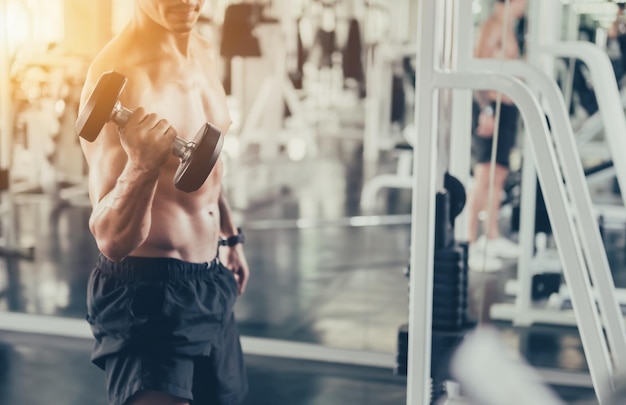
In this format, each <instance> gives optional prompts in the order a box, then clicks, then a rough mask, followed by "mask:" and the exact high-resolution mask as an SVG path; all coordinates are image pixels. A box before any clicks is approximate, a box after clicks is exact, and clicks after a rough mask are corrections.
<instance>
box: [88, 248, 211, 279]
mask: <svg viewBox="0 0 626 405" xmlns="http://www.w3.org/2000/svg"><path fill="white" fill-rule="evenodd" d="M218 264H219V260H218V259H217V258H215V259H213V260H211V261H210V262H204V263H191V262H186V261H183V260H179V259H174V258H169V257H138V256H129V257H126V258H125V259H124V260H122V261H120V262H113V261H111V260H109V259H107V258H106V257H105V256H104V255H102V254H100V256H99V257H98V263H97V268H98V269H99V270H100V271H101V272H102V273H103V274H104V275H106V276H109V277H113V278H115V279H118V280H124V281H168V280H180V279H197V278H201V277H207V276H208V275H210V274H211V273H212V270H214V269H215V268H216V267H217V266H218Z"/></svg>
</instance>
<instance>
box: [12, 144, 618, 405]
mask: <svg viewBox="0 0 626 405" xmlns="http://www.w3.org/2000/svg"><path fill="white" fill-rule="evenodd" d="M320 146H321V147H320V156H318V158H316V159H315V160H305V161H302V162H297V163H296V162H291V161H289V160H288V159H275V160H273V162H272V163H263V165H264V167H265V170H266V173H265V179H266V180H265V184H264V188H263V192H262V193H259V196H261V195H262V197H258V198H250V199H248V200H247V201H245V207H238V206H236V205H235V207H234V209H235V211H236V212H237V215H238V216H240V218H241V224H242V226H243V227H244V228H245V229H246V234H247V242H246V254H247V258H248V261H249V263H250V266H251V270H252V278H251V281H250V285H249V290H248V291H247V292H246V294H244V295H243V296H242V297H241V298H240V300H239V302H238V304H237V307H236V315H237V317H238V323H239V328H240V331H241V333H242V335H246V336H255V337H264V338H277V339H286V340H292V341H297V342H309V343H319V344H322V345H325V346H329V347H333V348H345V349H357V350H368V351H374V352H384V353H392V354H394V353H395V352H396V341H397V330H398V327H399V326H400V325H401V324H403V323H405V322H406V321H407V316H408V308H407V304H408V301H407V300H408V298H407V279H406V278H405V276H404V273H403V271H404V269H405V267H406V265H407V263H408V258H409V232H410V225H409V224H408V223H407V221H406V214H408V212H409V210H410V203H409V201H410V194H408V193H407V192H405V191H401V192H400V191H396V192H389V193H387V192H384V193H381V203H384V204H381V206H385V207H386V208H385V209H384V210H383V209H382V208H381V210H380V211H381V213H383V211H384V213H385V214H390V215H392V218H395V219H398V221H397V222H398V223H397V224H391V225H379V226H358V225H359V224H358V223H356V224H355V223H353V224H352V226H345V221H342V220H341V218H345V217H347V216H353V215H356V214H358V213H359V208H358V202H359V193H360V189H361V187H362V178H363V173H362V172H360V171H361V169H360V168H361V167H362V162H361V161H360V158H359V156H361V151H360V150H359V145H358V143H355V142H353V141H349V140H348V141H346V140H341V139H325V140H324V139H322V140H321V141H320ZM296 165H297V166H298V167H299V168H300V169H299V170H297V171H294V170H290V169H292V168H294V167H296ZM302 167H304V168H306V170H302ZM230 170H231V176H232V175H234V174H233V170H234V169H233V168H230ZM237 170H239V171H244V174H245V171H249V172H250V173H252V172H255V170H256V169H255V163H253V162H252V163H248V164H246V165H245V166H243V165H242V167H239V168H237ZM383 170H384V168H383ZM285 173H291V174H290V175H285ZM307 173H315V176H310V175H308V174H307ZM305 174H306V175H305ZM242 177H245V176H242ZM228 179H229V178H227V179H226V182H228ZM346 179H350V182H348V180H346ZM355 179H359V180H358V181H355ZM257 180H258V179H255V180H254V181H255V186H256V187H259V184H260V183H259V182H258V181H257ZM236 187H246V185H245V184H234V185H232V184H231V185H229V190H230V192H232V193H236V192H237V189H236ZM261 188H262V187H261ZM261 188H259V190H260V189H261ZM32 197H33V196H27V195H24V196H21V197H20V198H18V199H17V201H18V202H19V204H18V213H19V215H18V219H19V221H18V225H19V235H20V237H21V239H22V240H24V241H25V242H28V241H31V242H34V243H35V245H36V259H35V261H34V262H28V261H20V262H13V261H7V262H4V263H2V267H0V268H2V269H3V270H5V271H2V272H0V277H1V278H0V283H1V284H0V285H6V286H9V287H10V288H9V289H8V291H9V293H8V294H7V295H6V296H5V297H4V299H2V300H1V301H0V309H2V310H6V311H13V312H24V313H30V314H44V315H54V316H60V317H71V318H78V319H83V318H84V311H85V308H84V303H85V286H86V280H87V277H88V275H89V271H90V269H91V267H92V265H93V263H94V260H95V258H96V256H97V254H98V253H97V249H96V247H95V243H94V241H93V238H92V237H91V235H90V234H89V232H88V228H87V221H88V216H89V208H88V207H84V206H82V207H81V206H71V205H68V206H58V205H56V204H52V203H50V201H49V200H48V199H47V198H32ZM382 200H384V201H382ZM303 220H306V221H303ZM607 240H608V241H610V243H609V245H608V246H607V249H608V252H609V255H610V257H611V260H612V262H613V268H614V269H618V270H615V271H616V280H620V278H621V279H623V277H619V276H623V273H624V272H623V268H624V266H623V264H624V257H623V250H624V249H623V240H622V239H621V238H619V237H615V238H607ZM207 248H211V247H207ZM509 267H512V266H509ZM620 272H621V274H620ZM514 276H515V269H514V268H507V269H505V270H503V271H500V272H495V273H490V274H477V273H472V274H471V276H470V305H469V307H470V309H469V312H470V317H472V318H474V319H479V318H480V314H481V311H482V313H483V314H485V316H484V317H483V320H484V321H489V319H488V308H489V305H490V304H491V303H493V302H502V301H504V300H506V299H507V298H506V297H505V296H504V294H503V289H504V283H505V281H506V280H507V279H509V278H511V277H514ZM497 326H498V327H499V328H500V329H502V331H503V332H504V336H505V338H506V341H507V343H508V344H509V346H510V347H512V348H513V349H516V350H519V351H520V352H521V353H522V354H523V355H524V357H525V358H526V359H527V361H528V362H530V363H531V364H533V365H536V366H539V367H543V368H548V369H555V370H556V369H559V370H568V371H576V372H585V371H586V364H585V359H584V354H583V351H582V348H581V343H580V339H579V337H578V334H577V332H576V330H575V329H573V328H564V327H549V326H541V327H533V328H514V327H511V325H509V324H506V323H499V324H497ZM90 347H91V342H90V341H87V340H74V339H69V340H68V339H60V338H54V337H45V336H35V335H21V334H15V333H8V332H4V333H1V334H0V364H2V367H0V376H1V378H0V403H3V404H4V403H7V404H8V403H12V404H28V405H40V404H41V405H43V404H49V403H59V404H84V403H90V404H104V403H105V392H104V385H103V375H102V373H101V372H100V370H98V369H97V368H96V367H95V366H93V365H91V364H90V362H89V350H90ZM247 364H248V368H249V376H250V384H251V390H250V395H249V396H248V399H247V402H246V404H250V405H252V404H283V403H290V404H324V405H329V404H357V403H358V404H390V405H391V404H403V403H405V402H406V378H404V377H398V376H394V375H393V371H392V370H390V369H376V368H363V367H352V366H345V365H336V364H326V363H315V362H305V361H296V360H280V359H273V358H267V357H257V356H247ZM26 377H28V378H26ZM26 382H28V387H27V386H26ZM29 387H30V388H29ZM33 388H35V389H33ZM555 389H556V390H557V392H558V393H559V394H560V395H561V396H562V397H563V398H564V399H566V400H567V401H568V402H573V401H579V400H582V399H587V398H589V397H592V396H593V391H592V390H591V389H589V388H567V387H555Z"/></svg>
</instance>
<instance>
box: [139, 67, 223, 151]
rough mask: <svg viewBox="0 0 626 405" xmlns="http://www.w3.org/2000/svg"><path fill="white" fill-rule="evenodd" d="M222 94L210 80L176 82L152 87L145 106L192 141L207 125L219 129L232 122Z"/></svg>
mask: <svg viewBox="0 0 626 405" xmlns="http://www.w3.org/2000/svg"><path fill="white" fill-rule="evenodd" d="M219 90H220V89H218V88H215V87H214V86H212V85H211V83H210V81H209V80H208V79H206V78H202V77H196V78H193V77H183V78H172V79H171V80H165V81H161V82H160V83H157V84H155V85H153V86H151V88H150V89H149V90H148V91H146V92H145V93H144V95H143V97H142V99H143V100H142V101H143V103H142V105H143V106H144V108H146V110H147V111H148V112H153V113H156V114H157V115H159V116H161V117H163V118H165V119H167V120H168V122H169V123H170V124H171V125H172V126H173V127H174V128H175V129H176V131H177V132H178V136H179V137H181V138H183V139H187V140H191V139H193V137H194V136H195V134H196V133H197V132H198V130H199V129H200V128H201V127H202V126H203V125H204V124H205V123H206V122H210V123H212V124H214V125H216V126H218V127H222V126H223V123H224V122H230V118H229V114H228V110H227V107H226V102H225V100H224V98H223V97H218V96H217V94H220V91H219Z"/></svg>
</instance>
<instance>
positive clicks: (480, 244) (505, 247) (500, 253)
mask: <svg viewBox="0 0 626 405" xmlns="http://www.w3.org/2000/svg"><path fill="white" fill-rule="evenodd" d="M472 245H473V247H474V248H475V249H477V250H480V251H484V250H485V249H487V253H488V254H489V256H495V257H499V258H501V259H517V257H518V256H519V245H518V244H517V243H515V242H513V241H511V240H509V239H506V238H503V237H502V236H499V237H497V238H494V239H487V238H486V237H485V236H481V237H480V238H478V240H477V241H476V242H474V243H473V244H472Z"/></svg>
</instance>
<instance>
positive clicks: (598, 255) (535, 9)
mask: <svg viewBox="0 0 626 405" xmlns="http://www.w3.org/2000/svg"><path fill="white" fill-rule="evenodd" d="M561 13H562V9H561V4H560V3H559V2H539V1H531V3H530V9H529V14H530V16H529V23H530V25H529V32H528V37H529V47H528V49H529V52H530V54H529V60H530V61H531V63H534V64H535V65H537V66H539V67H542V68H543V70H544V71H545V72H546V73H547V74H548V75H551V74H553V64H554V57H555V56H560V57H571V58H578V59H581V60H583V61H584V62H585V63H586V64H587V66H588V68H589V71H590V73H591V76H592V80H593V82H594V89H595V91H596V94H597V99H598V105H599V116H600V117H601V119H602V121H603V126H604V129H605V133H606V138H607V140H608V142H609V145H610V149H611V150H612V151H620V150H624V149H623V148H626V139H624V136H623V134H624V133H626V117H625V116H624V112H623V101H622V96H621V95H620V92H619V89H618V86H617V82H616V80H615V77H614V74H613V69H612V66H611V63H610V61H609V59H608V56H607V55H606V53H605V52H603V51H602V50H601V49H600V48H599V47H598V46H596V45H593V44H590V43H587V42H576V41H569V42H559V41H558V32H556V31H555V30H554V29H550V28H551V27H555V26H556V27H558V26H560V25H559V24H558V23H557V22H558V20H560V16H561ZM547 19H549V20H550V21H546V20H547ZM555 20H556V21H557V22H555ZM553 108H554V106H553ZM548 112H550V111H548ZM557 133H558V132H557ZM568 136H569V134H568ZM560 140H561V138H560V137H559V136H556V137H555V141H560ZM568 156H569V157H570V158H569V159H568V158H567V157H568ZM572 156H576V157H577V156H579V153H578V151H577V150H576V148H569V149H566V150H564V151H563V159H562V161H563V162H565V163H566V164H567V163H570V162H571V161H573V160H574V159H571V157H572ZM525 170H526V167H525ZM529 170H530V169H529ZM614 170H615V173H616V175H617V179H618V182H619V184H620V188H622V187H624V186H626V162H625V161H624V160H623V159H620V158H617V159H614ZM524 174H525V175H524V176H523V177H524V179H523V181H522V183H523V184H522V187H523V190H522V210H523V213H524V212H526V213H529V214H528V215H534V208H535V195H534V189H535V187H534V184H533V185H530V184H525V182H533V181H534V176H526V173H524ZM524 187H525V188H524ZM531 187H532V189H533V190H530V188H531ZM584 187H585V189H586V185H585V186H584ZM622 189H626V188H622ZM569 191H570V193H572V195H573V196H574V197H573V199H574V201H578V202H579V205H580V204H581V203H582V205H584V212H588V211H589V208H588V206H591V201H590V200H587V199H584V200H581V198H582V195H580V194H578V193H579V192H580V191H581V190H580V189H570V190H569ZM586 194H588V193H586ZM591 207H592V210H593V212H594V214H593V215H594V217H593V218H588V217H587V216H586V214H584V213H583V212H581V211H580V210H577V211H578V213H579V217H580V220H579V221H578V224H579V226H580V227H581V231H582V232H585V233H588V232H590V233H589V235H593V238H592V242H591V243H592V244H591V245H588V246H586V249H585V250H586V256H587V260H588V261H595V263H596V266H600V267H599V268H602V269H605V270H603V271H601V272H600V277H601V278H602V280H593V282H594V284H595V285H596V286H597V289H598V293H596V295H597V296H598V297H599V299H600V301H599V304H600V305H601V306H602V305H607V302H604V303H602V301H604V300H605V298H606V292H605V291H606V289H607V288H609V286H610V287H611V289H612V290H613V291H614V290H615V288H614V285H613V280H612V276H611V274H610V269H609V268H608V260H607V259H606V252H605V251H604V246H603V244H602V241H601V239H598V238H597V236H598V235H597V234H599V232H598V224H597V221H596V220H595V217H596V215H597V210H595V209H593V206H591ZM531 213H532V214H531ZM522 215H523V214H522ZM592 219H593V220H592ZM522 225H524V224H522ZM533 235H534V230H533V229H532V227H526V228H523V229H521V230H520V244H521V246H522V247H523V249H522V252H521V256H520V259H519V262H518V273H517V278H518V281H517V292H518V294H517V297H516V302H515V306H514V307H512V306H511V304H506V303H501V304H496V305H494V306H492V308H491V316H492V318H494V319H501V320H512V321H513V322H514V323H515V324H518V325H530V324H533V323H552V324H558V325H572V324H573V316H572V314H571V313H568V312H567V311H558V310H554V309H550V308H538V307H536V306H533V303H532V302H531V288H532V286H531V278H532V275H533V274H532V270H531V262H532V255H533V252H532V249H531V248H529V246H532V245H533ZM598 282H599V283H598ZM615 311H617V312H618V313H619V314H621V309H620V308H619V306H617V307H614V306H613V305H610V308H608V307H606V306H605V307H604V308H603V313H605V314H606V313H609V312H615ZM614 315H615V314H612V315H611V316H614ZM605 325H606V327H607V329H609V330H613V331H612V332H611V333H610V335H611V336H612V339H617V336H618V335H619V334H621V331H618V330H614V329H615V325H612V324H610V323H608V324H607V322H606V319H605ZM619 325H621V323H619V324H618V326H619ZM618 329H619V328H618ZM619 346H620V347H621V346H622V345H621V344H620V345H619ZM620 351H621V349H620ZM623 354H624V353H623ZM617 357H621V356H617ZM620 361H622V360H620ZM620 369H623V368H622V367H620Z"/></svg>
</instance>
